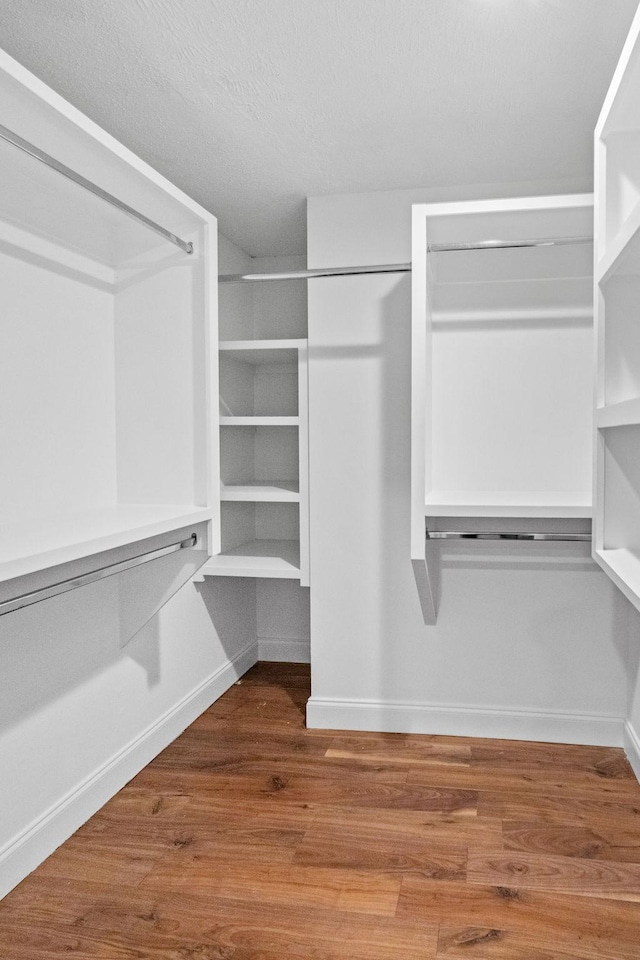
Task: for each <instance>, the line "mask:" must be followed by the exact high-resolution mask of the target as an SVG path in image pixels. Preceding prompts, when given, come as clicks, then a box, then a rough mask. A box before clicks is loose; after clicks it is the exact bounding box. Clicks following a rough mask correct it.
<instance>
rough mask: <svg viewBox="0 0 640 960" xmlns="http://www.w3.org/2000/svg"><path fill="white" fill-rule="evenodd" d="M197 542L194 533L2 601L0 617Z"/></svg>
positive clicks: (0, 603)
mask: <svg viewBox="0 0 640 960" xmlns="http://www.w3.org/2000/svg"><path fill="white" fill-rule="evenodd" d="M197 542H198V537H197V535H196V534H195V533H192V534H191V536H190V537H189V538H188V539H187V540H180V541H179V542H177V543H169V544H167V546H166V547H159V548H158V549H157V550H149V551H147V553H141V554H138V556H135V557H129V559H128V560H118V561H117V562H116V563H111V564H109V565H108V566H106V567H100V568H99V569H98V570H90V571H89V572H88V573H81V574H80V575H79V576H77V577H70V578H69V579H68V580H60V581H59V583H54V584H51V585H50V586H48V587H41V588H40V589H38V590H32V591H31V592H30V593H23V594H21V595H20V596H19V597H12V598H11V599H10V600H2V601H1V602H0V616H2V615H3V614H5V613H11V611H12V610H19V609H20V608H21V607H28V606H30V605H31V604H33V603H40V601H41V600H48V599H49V598H50V597H57V596H58V595H59V594H61V593H67V592H68V591H69V590H75V589H77V587H84V586H86V585H87V584H89V583H95V582H96V581H97V580H104V579H105V578H106V577H112V576H114V574H116V573H123V572H124V571H125V570H131V569H133V568H134V567H139V566H141V565H142V564H143V563H149V561H150V560H158V559H159V558H160V557H166V556H168V554H170V553H176V552H177V551H178V550H185V549H188V548H190V547H195V546H196V544H197Z"/></svg>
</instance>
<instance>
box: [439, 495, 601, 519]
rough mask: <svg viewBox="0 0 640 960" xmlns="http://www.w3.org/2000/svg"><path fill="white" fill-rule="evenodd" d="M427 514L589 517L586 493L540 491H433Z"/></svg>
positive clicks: (589, 509)
mask: <svg viewBox="0 0 640 960" xmlns="http://www.w3.org/2000/svg"><path fill="white" fill-rule="evenodd" d="M424 509H425V516H427V517H540V518H543V517H549V518H560V517H567V518H568V517H590V516H591V497H590V495H589V494H588V493H566V492H555V491H551V492H543V491H537V490H535V491H512V490H504V491H474V492H467V491H459V490H452V491H446V492H445V491H442V492H441V491H433V492H432V493H431V494H429V496H428V497H427V500H426V503H425V508H424Z"/></svg>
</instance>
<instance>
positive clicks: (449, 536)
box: [426, 530, 591, 543]
mask: <svg viewBox="0 0 640 960" xmlns="http://www.w3.org/2000/svg"><path fill="white" fill-rule="evenodd" d="M426 536H427V540H550V541H554V542H563V541H567V542H569V541H575V540H577V541H581V542H586V543H589V542H590V541H591V534H590V533H471V532H467V531H459V530H433V531H431V530H427V532H426Z"/></svg>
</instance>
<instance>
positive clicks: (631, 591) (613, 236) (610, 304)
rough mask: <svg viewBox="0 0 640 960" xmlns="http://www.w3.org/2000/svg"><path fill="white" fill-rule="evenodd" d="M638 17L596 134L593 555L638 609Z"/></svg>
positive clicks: (628, 39) (639, 42)
mask: <svg viewBox="0 0 640 960" xmlns="http://www.w3.org/2000/svg"><path fill="white" fill-rule="evenodd" d="M639 90H640V11H639V12H638V13H637V14H636V17H635V20H634V22H633V26H632V28H631V31H630V33H629V36H628V38H627V42H626V44H625V46H624V49H623V51H622V55H621V57H620V61H619V63H618V66H617V69H616V72H615V74H614V76H613V80H612V82H611V86H610V88H609V92H608V93H607V96H606V99H605V102H604V106H603V109H602V112H601V114H600V118H599V120H598V124H597V126H596V132H595V163H596V172H595V235H596V257H595V261H596V264H597V267H596V277H595V306H596V334H597V336H596V342H597V353H598V355H597V379H596V417H595V428H596V429H595V444H594V450H595V469H594V488H595V510H594V524H593V527H594V529H593V556H594V558H595V560H596V561H597V562H598V563H599V564H600V566H601V567H602V568H603V569H604V570H605V571H606V572H607V573H608V574H609V576H610V577H611V579H612V580H613V582H614V583H615V584H616V585H617V586H618V587H619V588H620V589H621V590H622V592H623V593H624V594H625V596H626V597H627V598H628V599H629V600H630V601H631V603H633V604H634V606H635V607H636V608H637V609H639V610H640V456H639V453H638V451H639V450H640V306H639V304H640V94H639V92H638V91H639Z"/></svg>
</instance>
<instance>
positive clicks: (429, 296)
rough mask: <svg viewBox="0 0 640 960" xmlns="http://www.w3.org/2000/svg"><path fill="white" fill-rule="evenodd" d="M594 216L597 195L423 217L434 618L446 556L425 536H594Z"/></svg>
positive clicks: (419, 565)
mask: <svg viewBox="0 0 640 960" xmlns="http://www.w3.org/2000/svg"><path fill="white" fill-rule="evenodd" d="M592 217H593V198H592V197H591V196H590V195H575V196H559V197H531V198H518V199H504V200H487V201H477V202H466V203H442V204H419V205H416V206H414V208H413V258H412V285H413V287H412V300H413V302H412V507H411V516H412V520H411V559H412V563H413V567H414V572H415V575H416V582H417V585H418V590H419V594H420V599H421V604H422V609H423V615H424V618H425V622H427V623H434V622H435V619H436V613H437V609H436V608H437V582H438V568H439V557H440V550H441V547H440V546H439V545H438V544H434V543H433V542H432V543H429V542H427V541H426V540H425V527H428V528H429V529H430V530H432V531H434V532H435V531H437V530H438V529H442V524H445V526H444V529H446V528H447V527H446V521H444V520H443V519H441V518H447V519H448V520H449V521H451V520H456V519H458V518H480V519H481V520H482V521H483V523H482V525H481V526H480V527H479V529H480V530H485V531H486V532H491V531H492V530H500V529H504V528H503V527H502V528H501V526H500V522H502V521H504V520H505V519H513V520H515V519H523V520H527V521H528V520H532V519H538V520H540V521H542V522H544V521H547V520H549V521H551V520H553V521H559V522H562V523H565V521H566V522H567V523H568V524H572V525H573V528H574V529H575V526H576V523H577V524H578V525H579V526H580V527H581V529H584V528H588V521H589V519H590V517H591V504H592V498H591V466H590V464H591V439H592V417H591V397H592V349H593V348H592V344H593V339H592V337H593V334H592V325H593V303H592V285H593V248H592V243H591V238H592V235H593V234H592V231H593V224H592ZM567 240H571V242H565V241H567ZM545 241H546V242H545ZM554 241H555V242H554ZM510 529H511V528H510ZM576 532H578V531H577V530H576Z"/></svg>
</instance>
